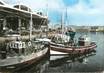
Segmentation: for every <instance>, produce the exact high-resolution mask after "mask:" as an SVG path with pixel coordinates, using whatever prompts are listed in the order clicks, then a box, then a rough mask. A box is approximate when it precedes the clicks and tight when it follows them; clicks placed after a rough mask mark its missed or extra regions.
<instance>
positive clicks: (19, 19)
mask: <svg viewBox="0 0 104 73" xmlns="http://www.w3.org/2000/svg"><path fill="white" fill-rule="evenodd" d="M18 3H19V9H20V10H21V5H20V0H18ZM18 22H19V23H18V24H19V34H20V36H21V18H20V17H19V16H18Z"/></svg>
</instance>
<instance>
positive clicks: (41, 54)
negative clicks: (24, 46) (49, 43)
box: [0, 48, 49, 71]
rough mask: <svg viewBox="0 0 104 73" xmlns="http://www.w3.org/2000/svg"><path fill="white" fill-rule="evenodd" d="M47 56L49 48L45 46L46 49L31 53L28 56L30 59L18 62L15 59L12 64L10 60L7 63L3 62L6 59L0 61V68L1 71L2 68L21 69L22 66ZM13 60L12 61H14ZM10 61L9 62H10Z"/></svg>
mask: <svg viewBox="0 0 104 73" xmlns="http://www.w3.org/2000/svg"><path fill="white" fill-rule="evenodd" d="M48 56H49V49H48V48H46V49H43V50H42V51H40V52H37V53H34V54H31V56H28V57H29V58H30V59H27V60H24V61H22V60H21V62H20V63H19V62H18V63H17V62H16V61H15V59H14V61H15V63H14V64H13V63H12V61H8V63H9V64H8V63H7V64H3V63H5V62H6V61H7V60H5V61H2V64H0V70H1V71H3V70H6V69H7V70H10V69H14V70H19V69H22V68H24V67H27V66H29V65H31V64H33V63H35V62H38V61H39V60H41V59H42V58H44V57H48ZM14 61H13V62H14ZM10 63H11V64H10Z"/></svg>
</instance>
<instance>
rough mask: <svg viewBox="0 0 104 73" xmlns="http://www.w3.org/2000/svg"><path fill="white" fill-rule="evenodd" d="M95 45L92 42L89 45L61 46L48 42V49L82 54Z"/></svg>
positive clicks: (91, 49) (89, 50) (92, 48)
mask: <svg viewBox="0 0 104 73" xmlns="http://www.w3.org/2000/svg"><path fill="white" fill-rule="evenodd" d="M96 47H97V45H96V44H95V43H94V42H92V43H91V44H90V45H89V46H67V47H66V46H61V45H58V44H55V43H50V49H51V50H53V51H58V52H63V53H68V54H84V53H88V52H91V51H93V50H94V48H96Z"/></svg>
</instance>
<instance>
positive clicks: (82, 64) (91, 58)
mask: <svg viewBox="0 0 104 73" xmlns="http://www.w3.org/2000/svg"><path fill="white" fill-rule="evenodd" d="M85 34H87V35H88V36H89V37H90V38H91V41H94V42H96V44H97V48H95V50H96V52H94V53H91V54H87V55H83V56H81V57H72V56H67V55H65V56H50V57H48V58H45V59H43V60H41V61H39V62H38V63H35V64H32V65H31V66H29V67H26V68H23V69H20V70H12V71H13V72H32V73H65V72H68V73H69V72H103V71H104V33H101V32H92V33H91V32H90V33H76V36H75V37H76V38H77V37H79V36H81V35H85ZM4 71H5V70H4Z"/></svg>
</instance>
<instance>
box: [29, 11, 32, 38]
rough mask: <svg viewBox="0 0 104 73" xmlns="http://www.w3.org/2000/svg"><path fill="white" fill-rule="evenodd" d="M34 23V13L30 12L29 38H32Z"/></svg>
mask: <svg viewBox="0 0 104 73" xmlns="http://www.w3.org/2000/svg"><path fill="white" fill-rule="evenodd" d="M32 24H33V20H32V13H31V14H30V35H29V39H30V40H31V37H32Z"/></svg>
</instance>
